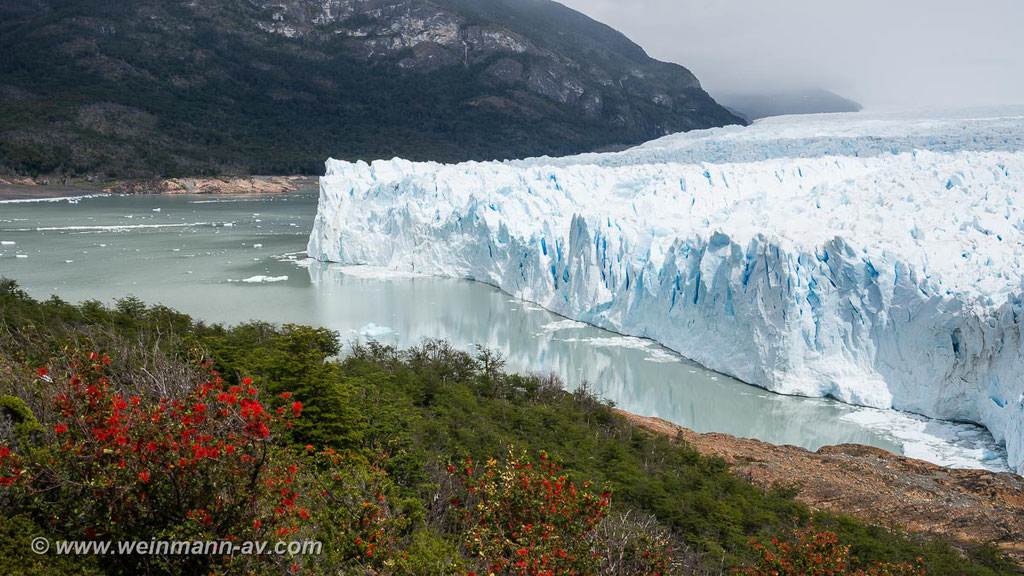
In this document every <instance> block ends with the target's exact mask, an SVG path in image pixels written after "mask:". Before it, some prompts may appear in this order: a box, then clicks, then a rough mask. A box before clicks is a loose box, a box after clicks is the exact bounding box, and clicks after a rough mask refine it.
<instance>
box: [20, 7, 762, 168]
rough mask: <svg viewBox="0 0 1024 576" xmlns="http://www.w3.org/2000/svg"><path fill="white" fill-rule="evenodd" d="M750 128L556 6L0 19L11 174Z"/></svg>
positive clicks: (546, 146) (533, 148)
mask: <svg viewBox="0 0 1024 576" xmlns="http://www.w3.org/2000/svg"><path fill="white" fill-rule="evenodd" d="M730 123H742V120H740V119H739V118H737V117H736V116H734V115H732V114H731V113H729V112H728V111H726V110H725V109H724V108H722V107H721V106H719V105H718V104H717V103H716V102H715V101H714V100H713V99H712V98H711V97H710V96H708V94H707V93H706V92H704V90H703V89H702V88H701V85H700V83H699V82H698V80H697V79H696V78H695V77H694V76H693V74H691V73H690V72H689V71H688V70H687V69H685V68H683V67H682V66H678V65H675V64H669V63H665V62H659V61H656V60H653V59H651V58H650V57H648V56H647V54H646V53H645V52H644V51H643V50H642V49H641V48H640V47H639V46H637V45H636V44H634V43H633V42H631V41H630V40H629V39H627V38H626V37H625V36H623V35H622V34H620V33H618V32H616V31H615V30H613V29H611V28H609V27H607V26H605V25H603V24H600V23H598V22H596V21H594V20H591V19H589V18H587V17H586V16H584V15H582V14H580V13H578V12H575V11H573V10H570V9H568V8H566V7H564V6H562V5H561V4H558V3H555V2H551V1H549V0H126V1H124V2H109V1H108V0H74V1H70V0H0V172H7V173H16V174H56V173H64V174H71V175H93V176H97V177H101V178H106V177H148V176H155V175H161V176H176V175H202V174H223V173H267V174H275V173H318V172H321V171H322V169H323V160H324V159H325V158H327V157H328V156H333V157H337V158H344V159H349V160H354V159H374V158H390V157H393V156H402V157H406V158H410V159H416V160H426V159H432V160H439V161H458V160H467V159H494V158H510V157H523V156H532V155H542V154H550V155H564V154H569V153H574V152H581V151H586V150H594V149H598V148H604V147H609V146H623V145H630V144H636V143H639V142H642V141H645V140H649V139H651V138H654V137H658V136H663V135H665V134H668V133H672V132H678V131H684V130H690V129H697V128H707V127H712V126H720V125H724V124H730Z"/></svg>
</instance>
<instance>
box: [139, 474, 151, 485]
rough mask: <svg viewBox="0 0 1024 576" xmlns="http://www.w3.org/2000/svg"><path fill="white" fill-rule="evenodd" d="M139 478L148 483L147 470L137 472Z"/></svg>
mask: <svg viewBox="0 0 1024 576" xmlns="http://www.w3.org/2000/svg"><path fill="white" fill-rule="evenodd" d="M139 480H142V481H143V482H145V483H149V472H139Z"/></svg>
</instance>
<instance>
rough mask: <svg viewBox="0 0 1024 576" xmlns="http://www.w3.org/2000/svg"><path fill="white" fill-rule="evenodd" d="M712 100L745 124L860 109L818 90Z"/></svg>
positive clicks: (732, 95)
mask: <svg viewBox="0 0 1024 576" xmlns="http://www.w3.org/2000/svg"><path fill="white" fill-rule="evenodd" d="M715 99H716V100H718V102H720V103H721V104H722V105H723V106H725V107H726V108H727V109H728V110H729V111H730V112H732V113H733V114H736V115H737V116H739V117H741V118H743V119H744V120H747V121H748V122H753V121H754V120H757V119H759V118H768V117H770V116H787V115H790V114H826V113H832V112H860V111H861V110H863V109H864V107H863V106H861V105H860V104H858V103H857V102H854V101H853V100H850V99H848V98H844V97H842V96H840V95H838V94H836V93H834V92H829V91H828V90H823V89H820V88H816V89H813V90H799V91H796V92H778V93H774V94H749V93H744V94H740V93H716V94H715Z"/></svg>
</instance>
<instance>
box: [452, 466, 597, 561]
mask: <svg viewBox="0 0 1024 576" xmlns="http://www.w3.org/2000/svg"><path fill="white" fill-rule="evenodd" d="M541 458H542V459H541V461H540V463H539V464H538V465H536V466H535V465H534V464H533V463H532V462H530V460H529V459H527V458H526V457H525V456H520V457H515V456H511V455H510V457H509V459H508V461H507V462H506V463H504V464H499V463H498V462H497V461H495V460H490V461H488V462H486V463H485V464H483V465H480V466H478V465H476V464H474V462H473V461H472V460H466V461H465V462H464V463H463V464H462V465H460V466H459V468H458V469H457V470H456V467H455V466H451V467H449V472H450V473H452V474H454V475H455V476H456V477H457V479H458V480H459V483H460V485H461V490H459V491H458V492H457V494H458V495H457V496H455V498H454V500H453V504H454V505H455V509H456V513H457V514H458V515H459V521H460V523H461V525H462V527H463V531H464V532H463V534H464V538H465V540H464V545H465V547H466V549H467V550H468V551H469V556H470V557H471V558H473V559H475V560H477V561H478V562H479V563H480V565H481V569H482V570H483V571H485V573H493V574H509V575H511V574H516V575H523V576H525V575H530V576H533V575H547V574H594V573H596V571H597V568H598V566H599V560H600V556H599V554H597V553H596V551H595V550H594V549H593V547H592V540H591V539H590V538H589V536H590V535H591V533H592V532H593V530H594V528H595V527H596V526H597V524H598V522H600V521H601V520H602V519H603V518H604V517H605V516H606V515H607V513H608V506H609V504H610V502H611V495H610V494H608V493H607V492H605V493H601V494H599V493H597V492H596V491H593V490H591V489H590V487H589V485H587V484H586V483H584V484H582V485H579V486H577V484H576V483H575V482H573V481H572V479H570V478H569V477H568V475H567V474H566V473H564V472H563V471H562V470H561V467H560V466H559V465H557V464H555V463H554V462H551V461H550V460H548V459H547V458H546V457H544V456H542V457H541Z"/></svg>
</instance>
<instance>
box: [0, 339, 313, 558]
mask: <svg viewBox="0 0 1024 576" xmlns="http://www.w3.org/2000/svg"><path fill="white" fill-rule="evenodd" d="M110 362H111V359H110V358H109V357H108V356H107V355H105V354H100V353H96V352H89V353H87V354H80V355H79V354H76V355H72V356H70V357H68V358H67V359H65V361H64V362H63V363H61V364H62V365H60V366H59V367H54V368H40V369H38V370H37V377H38V379H39V380H38V386H39V387H40V388H41V389H43V390H45V392H46V395H47V396H49V397H50V398H52V404H53V406H52V412H51V413H50V415H51V417H52V422H50V423H49V424H48V428H49V432H48V434H47V435H48V436H49V437H50V438H51V443H52V446H51V447H49V448H41V447H39V446H32V445H31V444H30V443H28V442H23V444H24V446H22V447H21V448H22V450H21V451H22V453H21V454H17V453H15V452H14V451H12V447H10V446H0V478H2V480H0V481H2V482H3V483H4V484H6V485H9V487H10V491H9V494H8V498H10V499H11V501H12V502H14V503H16V504H17V505H18V506H20V507H21V508H24V509H26V510H30V511H31V513H32V515H33V516H34V517H35V518H36V520H37V521H38V522H39V524H40V525H42V526H45V527H46V528H48V529H49V530H51V531H52V533H53V534H56V535H60V536H61V537H65V538H67V539H103V540H131V539H135V538H140V537H142V536H145V538H147V539H148V538H158V539H166V540H173V539H188V540H224V539H229V540H230V539H237V540H240V541H243V540H263V539H270V538H280V537H282V536H283V535H285V534H288V533H291V532H295V531H297V530H298V526H299V525H300V524H303V523H304V521H305V517H304V515H303V514H302V509H301V508H300V507H299V506H298V504H297V503H296V498H297V494H296V490H295V488H294V483H295V473H296V471H297V468H296V466H295V465H294V464H292V463H291V462H290V460H289V459H290V456H289V454H288V453H287V451H285V450H282V449H280V448H278V447H276V446H274V444H273V443H272V440H273V438H274V436H275V435H276V434H278V433H279V432H280V431H282V430H285V429H286V428H287V427H288V426H289V425H290V423H291V422H290V421H291V419H292V418H294V417H296V416H298V414H299V409H298V407H296V406H293V405H292V404H291V403H288V404H282V405H281V406H278V407H274V406H272V405H268V404H265V403H264V400H262V399H261V397H260V392H259V390H258V389H257V388H256V387H255V386H253V385H252V382H251V380H249V379H246V380H244V381H242V385H240V386H231V385H228V384H227V383H226V382H225V380H224V379H223V378H222V377H221V376H220V375H219V374H218V373H217V372H216V371H215V370H213V368H212V365H211V364H210V363H205V364H203V365H202V366H201V370H200V372H199V373H200V374H202V375H203V376H204V378H203V379H202V381H200V382H197V383H195V385H194V386H190V387H187V389H186V390H185V392H184V393H182V394H181V395H180V396H179V397H175V398H156V399H154V398H148V397H144V396H125V395H123V394H122V393H121V392H119V391H118V390H117V389H115V387H114V386H113V385H112V383H111V381H110V379H109V378H108V374H107V372H108V366H109V364H110ZM15 448H16V449H17V448H18V447H15ZM112 561H113V562H117V561H118V560H117V558H113V560H112ZM208 561H209V559H204V558H197V557H191V558H189V559H188V560H187V562H208ZM192 568H196V567H195V566H193V567H192Z"/></svg>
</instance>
